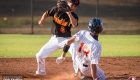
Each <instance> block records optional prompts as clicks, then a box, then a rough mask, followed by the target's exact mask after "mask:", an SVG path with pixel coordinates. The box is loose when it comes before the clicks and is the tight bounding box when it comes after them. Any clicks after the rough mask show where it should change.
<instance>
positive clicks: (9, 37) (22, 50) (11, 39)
mask: <svg viewBox="0 0 140 80" xmlns="http://www.w3.org/2000/svg"><path fill="white" fill-rule="evenodd" d="M50 37H51V35H22V34H0V57H1V58H3V57H10V58H11V57H14V58H15V57H35V55H36V53H37V52H38V51H39V50H40V48H41V47H42V46H43V45H44V44H45V43H46V42H47V41H48V40H49V38H50ZM99 40H100V42H101V44H102V55H101V56H102V57H106V56H109V57H112V56H138V57H140V36H139V35H100V36H99ZM60 54H61V50H58V51H56V52H55V53H54V54H52V55H50V57H56V56H59V55H60ZM67 56H71V55H70V54H69V53H68V55H67Z"/></svg>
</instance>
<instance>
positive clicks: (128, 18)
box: [0, 0, 140, 34]
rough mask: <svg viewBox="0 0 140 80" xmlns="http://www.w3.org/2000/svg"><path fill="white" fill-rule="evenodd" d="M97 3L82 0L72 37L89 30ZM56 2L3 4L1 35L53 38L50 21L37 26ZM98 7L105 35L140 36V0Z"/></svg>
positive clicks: (4, 0) (9, 0)
mask: <svg viewBox="0 0 140 80" xmlns="http://www.w3.org/2000/svg"><path fill="white" fill-rule="evenodd" d="M32 1H33V7H31V6H32V5H31V3H32ZM96 1H97V0H80V2H81V4H80V7H78V8H77V10H76V13H77V14H78V15H79V26H78V27H77V28H72V33H75V32H77V31H79V30H81V29H87V26H88V22H89V20H90V19H91V18H92V17H96ZM56 2H57V0H0V33H1V34H4V33H6V34H31V33H33V34H50V32H51V31H50V28H51V21H52V18H51V17H49V18H48V19H46V20H45V24H44V26H42V27H40V26H39V25H38V24H37V23H38V21H39V20H40V18H41V16H42V14H43V13H44V12H45V11H46V10H47V9H49V8H51V7H53V6H55V5H56ZM98 4H99V6H98V17H99V18H101V19H102V20H103V23H104V31H103V32H102V34H140V10H139V9H140V0H98ZM32 10H33V26H32V16H31V12H32ZM32 27H33V29H32Z"/></svg>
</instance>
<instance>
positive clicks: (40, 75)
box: [34, 74, 45, 78]
mask: <svg viewBox="0 0 140 80" xmlns="http://www.w3.org/2000/svg"><path fill="white" fill-rule="evenodd" d="M34 77H36V78H39V77H40V78H41V77H45V75H42V74H34Z"/></svg>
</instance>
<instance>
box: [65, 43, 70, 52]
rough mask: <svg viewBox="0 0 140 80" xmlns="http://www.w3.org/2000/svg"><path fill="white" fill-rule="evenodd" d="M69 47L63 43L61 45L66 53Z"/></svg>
mask: <svg viewBox="0 0 140 80" xmlns="http://www.w3.org/2000/svg"><path fill="white" fill-rule="evenodd" d="M69 48H70V46H69V45H66V44H65V45H64V47H63V52H65V53H67V52H68V50H69Z"/></svg>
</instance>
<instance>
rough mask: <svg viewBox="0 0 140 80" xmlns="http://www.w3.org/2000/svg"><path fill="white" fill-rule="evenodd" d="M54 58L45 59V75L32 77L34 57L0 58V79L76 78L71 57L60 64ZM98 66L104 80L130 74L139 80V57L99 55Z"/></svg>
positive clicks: (42, 79) (34, 65)
mask: <svg viewBox="0 0 140 80" xmlns="http://www.w3.org/2000/svg"><path fill="white" fill-rule="evenodd" d="M55 60H56V57H53V58H50V57H49V58H47V59H46V71H47V75H46V76H44V77H34V76H33V75H34V74H35V71H36V68H37V63H36V59H35V58H0V62H1V63H0V80H2V77H3V76H6V75H8V76H23V79H24V80H78V79H77V78H70V76H71V75H72V74H73V67H72V60H71V57H69V58H66V60H65V61H64V62H63V64H60V65H58V64H56V63H55ZM99 66H100V67H101V68H102V69H103V71H104V72H105V75H106V80H127V79H128V77H130V76H135V77H136V78H137V79H136V80H140V57H101V59H100V63H99ZM86 80H90V79H86Z"/></svg>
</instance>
